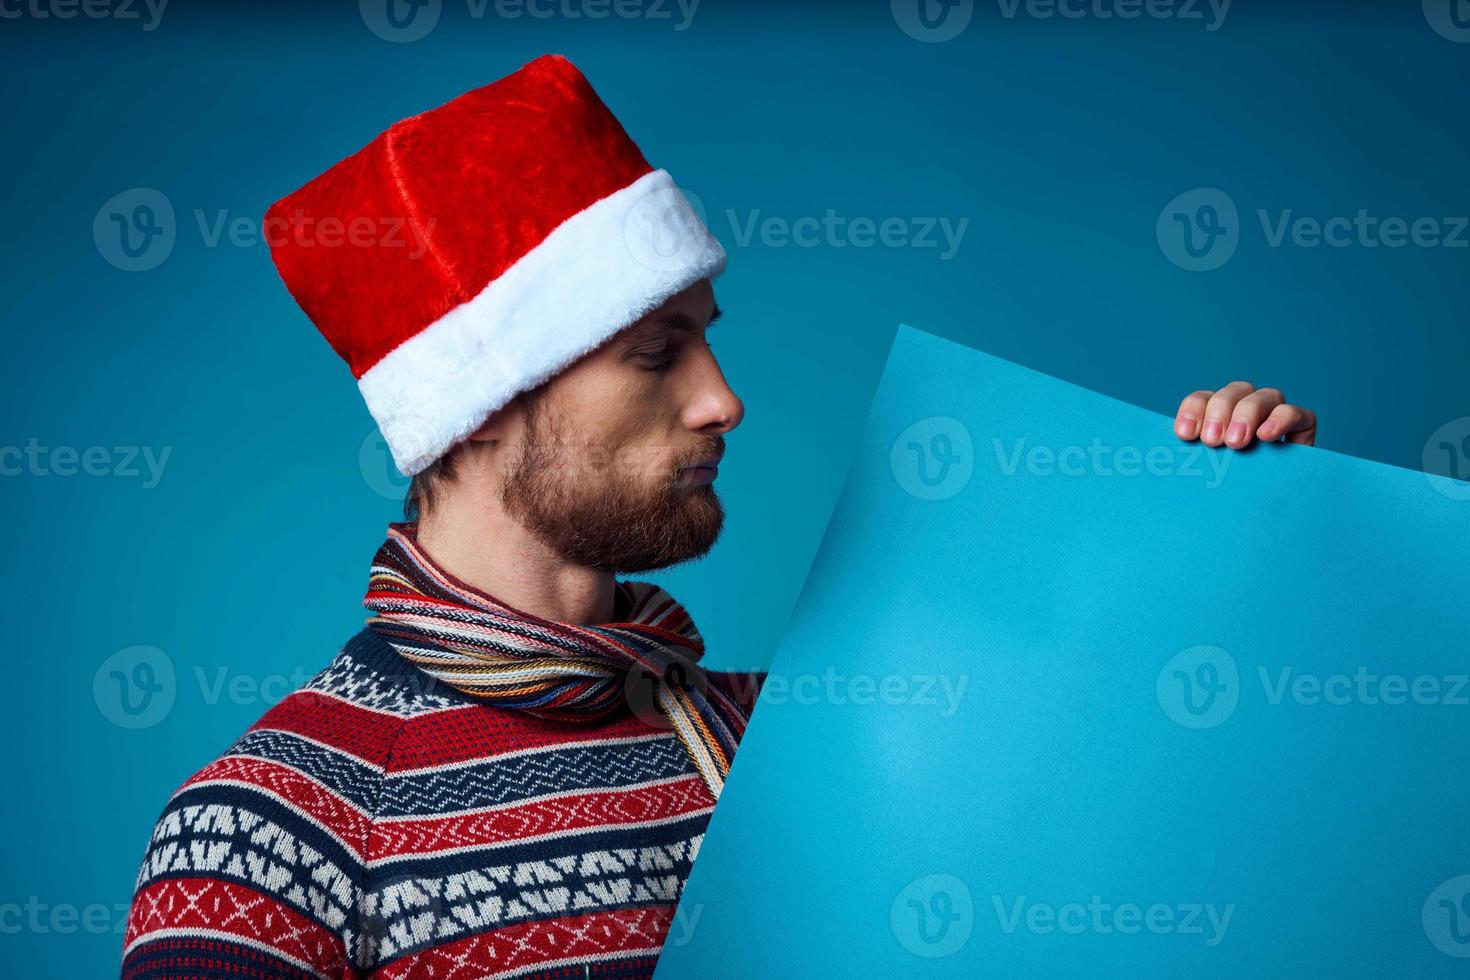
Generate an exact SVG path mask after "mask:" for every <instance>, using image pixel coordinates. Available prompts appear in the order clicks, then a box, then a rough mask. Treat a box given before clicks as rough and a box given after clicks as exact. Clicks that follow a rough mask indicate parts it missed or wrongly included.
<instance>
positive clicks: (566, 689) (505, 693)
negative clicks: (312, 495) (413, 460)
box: [363, 522, 746, 799]
mask: <svg viewBox="0 0 1470 980" xmlns="http://www.w3.org/2000/svg"><path fill="white" fill-rule="evenodd" d="M615 589H616V592H615V596H614V618H615V619H618V618H619V617H621V619H620V621H618V622H611V623H605V624H602V625H599V626H578V625H576V624H573V623H557V622H552V621H550V620H545V619H541V618H540V617H538V616H534V615H531V614H530V613H525V612H521V611H520V610H518V609H515V608H513V607H511V606H509V605H507V604H506V603H504V602H501V601H500V600H499V599H496V598H495V597H494V596H492V595H488V594H487V593H484V592H481V591H479V590H477V589H475V588H473V587H472V586H469V585H466V584H465V583H464V582H461V581H460V580H458V579H456V578H455V577H454V576H452V575H450V574H449V573H448V572H446V571H444V570H443V569H442V568H440V567H438V566H437V565H435V564H434V562H433V560H431V559H430V558H429V556H428V555H426V554H425V553H424V552H423V550H422V549H421V548H419V546H418V542H417V524H415V523H412V522H409V523H399V524H390V525H389V526H388V539H387V540H386V541H384V542H383V546H382V547H381V548H379V549H378V553H377V555H375V556H374V558H373V565H372V572H371V575H370V577H369V579H368V591H367V596H366V598H364V599H363V605H364V606H366V607H367V608H368V609H370V610H372V611H373V612H374V613H376V615H375V616H371V617H369V618H368V623H369V624H370V625H372V626H373V627H374V628H375V629H376V630H377V632H378V633H379V634H380V635H381V636H383V637H384V639H386V640H387V641H388V642H389V643H391V644H392V645H393V647H394V648H395V649H396V650H397V651H398V652H399V654H401V655H402V656H403V657H404V658H405V659H406V660H408V661H410V662H411V663H413V664H415V665H416V666H417V667H419V668H420V669H421V670H423V671H424V672H426V673H428V674H429V675H430V676H432V677H434V678H435V679H436V680H438V681H440V682H442V683H445V684H447V685H449V686H450V687H453V688H454V689H456V690H458V691H462V692H463V693H465V694H467V695H469V696H471V697H473V698H476V699H478V700H480V701H483V702H485V703H486V704H492V705H495V706H496V707H500V708H510V709H514V710H518V711H527V712H530V713H532V714H535V715H538V716H541V717H545V718H555V719H560V720H575V719H586V720H595V719H599V718H605V717H607V716H609V715H611V714H613V713H614V712H617V711H620V710H623V709H624V708H625V706H626V705H625V700H626V698H627V696H628V694H630V693H632V692H633V690H635V689H639V690H640V693H641V691H643V690H650V689H651V700H652V703H653V704H654V705H656V706H657V709H658V716H659V717H661V718H663V719H666V720H667V722H668V724H669V726H670V727H671V728H673V730H674V732H675V733H676V734H677V735H678V736H679V740H680V741H681V742H682V743H683V744H684V748H685V750H686V751H687V752H688V753H689V758H690V759H691V760H692V761H693V763H694V767H695V769H697V770H698V772H699V774H700V776H701V777H702V778H703V779H704V782H705V785H706V786H708V787H709V790H710V792H711V793H712V794H713V795H714V797H715V798H716V799H718V798H719V795H720V790H721V789H723V788H724V785H725V778H726V777H727V776H728V775H729V773H730V760H731V758H732V756H733V755H734V754H735V747H736V745H737V744H738V743H739V741H740V736H741V734H742V733H743V732H744V731H745V724H746V717H745V714H744V712H743V711H742V710H741V709H740V708H739V706H738V705H737V704H736V703H735V702H734V701H733V700H731V698H729V697H728V696H726V695H725V694H724V693H723V692H722V691H720V690H718V689H717V688H716V687H715V686H713V685H712V684H710V683H709V680H708V675H707V674H705V672H704V670H703V668H702V667H700V666H699V663H698V661H699V659H700V658H701V657H703V656H704V639H703V637H701V636H700V635H699V631H698V630H696V629H695V627H694V621H693V620H692V619H690V617H689V614H688V613H687V612H685V610H684V607H683V606H681V605H680V604H679V603H677V602H675V601H674V599H673V598H672V597H671V596H670V595H669V594H668V593H667V592H665V591H664V590H663V589H661V588H659V587H658V586H656V585H653V584H652V583H649V582H630V581H619V582H617V583H616V584H615ZM634 671H636V672H637V674H636V675H635V676H634V677H632V678H630V676H629V675H630V673H632V672H634Z"/></svg>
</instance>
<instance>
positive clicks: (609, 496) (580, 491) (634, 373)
mask: <svg viewBox="0 0 1470 980" xmlns="http://www.w3.org/2000/svg"><path fill="white" fill-rule="evenodd" d="M718 316H719V314H718V312H717V311H716V307H715V299H714V290H713V289H712V288H711V286H710V284H709V282H708V281H707V280H705V281H701V282H698V283H695V284H694V285H693V286H690V287H689V288H688V289H686V290H684V291H683V292H682V293H679V294H678V295H676V296H674V297H672V298H671V299H669V300H668V301H667V302H666V303H664V304H663V305H662V306H660V307H659V308H658V309H657V310H654V311H653V312H652V313H650V314H648V315H647V316H645V317H644V318H643V319H641V320H639V321H638V322H637V323H635V324H633V325H632V326H630V327H628V328H626V329H625V330H623V331H622V332H620V333H619V334H617V335H616V336H615V337H613V338H612V339H611V340H609V341H608V342H606V343H605V344H603V345H602V346H601V347H599V348H598V349H597V350H595V351H593V352H592V353H590V354H588V355H587V356H586V357H584V358H582V359H581V360H579V361H577V362H576V363H575V364H573V365H572V366H571V367H570V368H568V369H566V370H565V371H563V372H562V373H561V374H559V375H557V376H556V377H555V378H554V379H552V380H551V381H550V382H549V383H548V384H547V385H546V386H545V387H544V388H543V389H541V390H540V391H538V392H535V393H534V394H533V395H531V396H530V397H528V398H527V399H525V401H524V425H523V427H522V428H521V437H520V445H519V447H515V446H511V447H508V448H509V456H510V457H511V458H510V460H509V461H508V462H509V466H508V468H507V469H506V470H505V471H504V478H503V480H502V482H501V489H500V494H501V501H502V503H503V504H504V506H505V508H506V511H507V512H508V513H510V514H511V515H512V516H513V517H515V518H517V519H518V520H519V521H521V523H523V524H524V525H525V526H526V527H527V528H529V529H530V530H532V531H533V532H535V533H536V534H537V536H539V537H540V538H541V539H543V540H544V541H546V542H547V543H548V544H550V545H551V546H552V547H553V548H555V549H556V551H557V552H558V553H559V554H560V555H561V556H562V557H563V558H565V559H566V560H568V561H571V562H574V563H576V564H579V565H586V566H589V567H593V568H599V569H604V570H607V571H612V572H639V571H647V570H649V569H654V568H664V567H666V566H668V565H673V564H676V563H678V562H682V561H688V560H690V559H694V558H698V557H700V556H701V555H703V554H705V553H706V552H708V551H709V549H710V548H711V547H713V545H714V543H715V541H716V539H718V538H719V536H720V529H721V527H722V525H723V524H724V517H725V514H724V508H723V507H722V506H721V504H720V498H719V496H718V495H717V494H716V492H715V488H714V486H713V484H712V482H711V481H712V480H713V478H714V472H713V470H712V469H711V468H710V467H709V466H705V467H700V466H698V465H697V464H700V463H705V464H710V463H714V462H718V460H719V457H720V456H721V455H723V453H724V448H725V440H724V434H725V433H726V432H729V431H730V430H731V429H733V428H735V426H737V425H739V424H740V420H741V418H742V417H743V415H744V411H745V410H744V406H743V405H742V404H741V402H740V399H739V398H738V397H736V395H735V393H734V392H733V391H731V390H730V387H729V386H728V385H727V384H726V383H725V378H724V375H723V374H722V373H721V371H720V367H719V365H718V364H717V363H716V362H715V356H714V353H713V352H712V351H711V350H710V348H709V344H708V343H707V341H706V337H705V332H706V330H707V328H708V327H709V326H710V324H711V321H712V320H713V319H715V318H716V317H718Z"/></svg>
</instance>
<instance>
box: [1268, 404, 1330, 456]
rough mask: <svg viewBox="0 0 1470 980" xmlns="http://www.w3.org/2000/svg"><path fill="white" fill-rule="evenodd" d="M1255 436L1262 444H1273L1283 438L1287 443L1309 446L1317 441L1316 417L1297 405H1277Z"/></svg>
mask: <svg viewBox="0 0 1470 980" xmlns="http://www.w3.org/2000/svg"><path fill="white" fill-rule="evenodd" d="M1256 434H1257V436H1258V437H1259V438H1260V440H1261V441H1262V442H1274V441H1276V440H1278V439H1280V438H1282V437H1283V436H1284V437H1285V438H1286V441H1287V442H1294V443H1296V444H1297V445H1300V446H1310V445H1312V444H1313V443H1315V442H1316V441H1317V415H1316V413H1315V412H1313V411H1312V410H1311V409H1310V408H1302V407H1301V406H1299V405H1286V404H1281V405H1277V406H1276V407H1275V408H1274V409H1272V411H1271V414H1270V415H1268V416H1267V417H1266V421H1265V422H1264V423H1262V425H1261V428H1260V430H1259V431H1258V432H1257V433H1256Z"/></svg>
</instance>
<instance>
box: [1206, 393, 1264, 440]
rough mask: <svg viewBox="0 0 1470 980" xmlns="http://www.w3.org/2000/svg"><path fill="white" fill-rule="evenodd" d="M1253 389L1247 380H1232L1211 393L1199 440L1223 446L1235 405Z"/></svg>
mask: <svg viewBox="0 0 1470 980" xmlns="http://www.w3.org/2000/svg"><path fill="white" fill-rule="evenodd" d="M1255 390H1256V389H1255V387H1254V386H1253V385H1251V384H1250V383H1249V382H1247V381H1232V382H1230V383H1229V384H1228V385H1226V386H1225V387H1223V388H1221V389H1220V390H1219V391H1217V392H1215V393H1214V394H1213V395H1211V396H1210V400H1209V402H1208V403H1207V404H1206V405H1205V421H1204V425H1203V426H1202V427H1201V429H1200V441H1201V442H1203V443H1204V444H1205V445H1206V446H1223V445H1224V444H1225V435H1226V432H1227V431H1228V430H1229V427H1230V423H1231V416H1232V415H1234V413H1235V406H1236V405H1238V404H1240V402H1241V400H1242V399H1244V398H1245V397H1246V396H1247V395H1249V394H1251V393H1253V392H1254V391H1255ZM1246 441H1247V442H1249V441H1250V440H1249V439H1247V440H1246Z"/></svg>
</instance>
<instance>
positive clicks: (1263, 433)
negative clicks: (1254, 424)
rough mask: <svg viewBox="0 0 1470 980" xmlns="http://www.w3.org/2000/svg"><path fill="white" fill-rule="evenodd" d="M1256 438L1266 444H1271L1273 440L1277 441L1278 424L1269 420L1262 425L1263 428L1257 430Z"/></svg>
mask: <svg viewBox="0 0 1470 980" xmlns="http://www.w3.org/2000/svg"><path fill="white" fill-rule="evenodd" d="M1256 438H1257V439H1260V440H1262V441H1265V442H1270V441H1271V440H1272V439H1275V438H1276V423H1275V422H1272V421H1270V420H1269V419H1268V420H1267V421H1265V422H1263V423H1262V424H1261V427H1260V428H1259V429H1257V430H1256Z"/></svg>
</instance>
